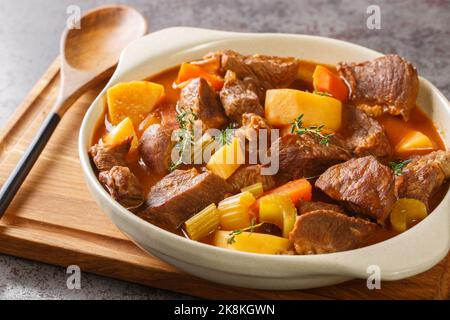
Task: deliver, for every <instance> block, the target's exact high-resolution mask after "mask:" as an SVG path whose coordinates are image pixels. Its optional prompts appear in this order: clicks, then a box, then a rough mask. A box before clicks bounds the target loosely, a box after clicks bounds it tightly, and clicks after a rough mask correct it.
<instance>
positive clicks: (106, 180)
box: [99, 166, 144, 209]
mask: <svg viewBox="0 0 450 320" xmlns="http://www.w3.org/2000/svg"><path fill="white" fill-rule="evenodd" d="M99 180H100V182H101V183H102V184H103V185H104V186H105V187H106V189H107V190H108V191H109V193H110V194H111V196H112V197H113V198H114V199H115V200H117V201H118V202H119V203H120V204H121V205H122V206H124V207H125V208H127V209H134V208H137V207H139V206H140V205H141V204H142V203H143V202H144V191H143V189H142V186H141V184H140V183H139V180H138V179H137V178H136V176H135V175H134V174H133V173H132V172H131V171H130V169H129V168H128V167H121V166H114V167H112V168H111V170H109V171H102V172H100V175H99Z"/></svg>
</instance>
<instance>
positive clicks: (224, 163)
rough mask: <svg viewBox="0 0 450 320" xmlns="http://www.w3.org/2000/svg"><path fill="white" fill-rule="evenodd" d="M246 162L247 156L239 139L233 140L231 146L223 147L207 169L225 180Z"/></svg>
mask: <svg viewBox="0 0 450 320" xmlns="http://www.w3.org/2000/svg"><path fill="white" fill-rule="evenodd" d="M244 162H245V154H244V151H243V150H242V147H241V145H240V143H239V139H238V138H233V140H232V141H231V142H230V144H227V145H224V146H222V147H221V148H220V149H219V150H217V151H216V152H215V153H214V154H213V155H212V156H211V158H210V159H209V161H208V163H207V164H206V168H208V169H209V170H211V171H212V172H213V173H214V174H216V175H218V176H219V177H221V178H223V179H228V177H229V176H231V175H232V174H233V172H234V171H236V169H237V168H239V166H240V165H241V164H243V163H244Z"/></svg>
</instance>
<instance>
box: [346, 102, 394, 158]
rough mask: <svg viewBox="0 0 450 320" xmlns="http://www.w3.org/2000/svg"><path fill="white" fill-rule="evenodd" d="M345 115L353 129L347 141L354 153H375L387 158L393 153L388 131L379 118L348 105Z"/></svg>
mask: <svg viewBox="0 0 450 320" xmlns="http://www.w3.org/2000/svg"><path fill="white" fill-rule="evenodd" d="M345 115H346V123H347V125H348V127H349V129H350V130H351V135H350V136H349V137H348V138H347V140H346V142H347V145H348V147H349V148H350V149H351V150H352V152H353V154H354V155H356V156H357V157H364V156H368V155H373V156H375V157H377V158H379V159H386V158H388V157H389V156H390V155H391V152H392V151H391V145H390V143H389V140H388V138H387V136H386V132H385V131H384V128H383V127H382V126H381V125H380V124H379V123H378V121H377V120H375V119H373V118H371V117H370V116H368V115H367V114H366V113H365V112H364V111H361V110H359V109H357V108H355V107H353V106H347V107H346V112H345Z"/></svg>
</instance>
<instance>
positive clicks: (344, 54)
mask: <svg viewBox="0 0 450 320" xmlns="http://www.w3.org/2000/svg"><path fill="white" fill-rule="evenodd" d="M219 49H233V50H236V51H238V52H241V53H246V54H252V53H260V54H268V55H280V56H296V57H298V58H301V59H307V60H314V61H318V62H323V63H330V64H335V63H337V62H338V61H363V60H368V59H373V58H376V57H378V56H380V55H381V54H380V53H378V52H375V51H373V50H370V49H367V48H364V47H361V46H358V45H355V44H351V43H347V42H343V41H338V40H333V39H328V38H322V37H314V36H305V35H290V34H245V33H230V32H221V31H213V30H205V29H194V28H170V29H165V30H161V31H158V32H155V33H152V34H150V35H148V36H146V37H144V38H141V39H139V40H137V41H136V42H134V43H132V44H131V45H130V46H129V47H128V48H126V49H125V50H124V52H123V53H122V55H121V58H120V62H119V65H118V67H117V70H116V72H115V74H114V75H113V77H112V78H111V80H110V82H109V83H108V85H107V86H106V88H105V89H104V90H103V91H102V92H101V93H100V95H99V96H98V97H97V99H96V100H95V101H94V102H93V104H92V105H91V107H90V108H89V110H88V112H87V113H86V116H85V117H84V120H83V123H82V125H81V130H80V136H79V155H80V160H81V166H82V169H83V172H84V175H85V178H86V181H87V185H88V188H89V190H90V192H91V193H92V196H93V197H94V198H95V200H96V201H97V203H98V205H99V206H100V207H101V209H102V210H103V211H104V212H105V213H107V214H108V216H109V217H110V218H111V219H112V221H114V223H115V224H116V225H117V226H118V227H119V229H120V230H122V231H123V232H124V233H125V234H126V235H128V237H129V238H130V239H132V240H133V241H134V242H135V243H136V244H138V245H139V246H140V247H141V248H143V249H144V250H146V251H148V252H149V253H151V254H153V255H155V256H157V257H159V258H160V259H161V260H164V261H166V262H168V263H170V264H172V265H174V266H176V267H178V268H180V269H182V270H184V271H186V272H188V273H191V274H193V275H196V276H198V277H200V278H204V279H207V280H211V281H215V282H219V283H224V284H228V285H234V286H241V287H249V288H259V289H280V290H285V289H304V288H312V287H319V286H325V285H331V284H336V283H339V282H343V281H346V280H349V279H352V278H367V276H368V273H367V270H368V267H369V266H371V265H376V266H378V267H379V268H380V271H381V279H382V280H397V279H402V278H406V277H410V276H413V275H415V274H418V273H420V272H423V271H425V270H427V269H429V268H431V267H432V266H434V265H435V264H436V263H438V262H439V261H440V260H441V259H442V258H444V256H445V255H446V254H447V252H448V251H449V248H450V210H449V209H450V206H449V203H450V198H449V197H450V196H449V194H447V195H446V196H445V198H444V200H443V201H442V202H441V203H440V205H439V206H438V207H437V208H436V209H435V210H434V211H433V212H432V213H431V214H430V215H429V217H427V218H426V219H425V220H424V221H422V222H421V223H419V224H418V225H416V226H415V227H413V228H411V229H410V230H408V231H407V232H404V233H402V234H401V235H399V236H397V237H394V238H392V239H390V240H387V241H384V242H381V243H378V244H375V245H371V246H368V247H364V248H361V249H357V250H351V251H346V252H340V253H333V254H321V255H309V256H277V255H265V254H252V253H244V252H236V251H232V250H226V249H222V248H218V247H214V246H210V245H206V244H203V243H199V242H195V241H190V240H188V239H185V238H183V237H180V236H177V235H174V234H172V233H170V232H167V231H165V230H163V229H160V228H158V227H156V226H153V225H152V224H150V223H148V222H146V221H144V220H142V219H140V218H138V217H137V216H135V215H134V214H132V213H131V212H129V211H128V210H126V209H125V208H123V207H122V206H121V205H120V204H119V203H117V202H116V201H114V200H113V199H112V198H111V197H110V196H109V194H108V193H107V192H106V191H105V190H104V189H103V187H102V186H101V185H100V183H99V182H98V180H97V178H96V176H95V173H94V171H93V169H92V167H91V164H90V161H89V156H88V152H87V150H88V148H89V146H90V143H91V138H92V135H93V131H94V128H95V125H96V123H97V121H98V120H99V118H100V117H101V116H102V113H103V106H104V99H105V92H106V89H107V88H109V87H111V86H112V85H114V84H116V83H118V82H122V81H130V80H140V79H144V78H147V77H149V76H151V75H154V74H156V73H159V72H160V71H163V70H166V69H168V68H170V67H173V66H176V65H178V64H180V63H181V62H183V61H189V60H193V59H198V58H200V57H202V56H203V55H204V54H206V53H208V52H210V51H215V50H219ZM419 71H420V70H419ZM418 104H419V105H420V106H421V107H422V108H423V109H424V110H425V112H426V113H427V114H428V115H429V116H430V117H431V118H432V119H433V120H434V122H435V123H436V124H437V126H438V127H439V128H441V129H443V136H444V138H445V141H446V143H448V142H449V141H450V135H449V132H450V130H448V128H449V126H450V105H449V102H448V100H447V99H446V98H445V97H444V96H443V95H442V94H441V93H440V92H439V91H438V89H436V87H434V86H433V85H432V84H431V83H430V82H428V81H427V80H425V79H423V78H421V79H420V90H419V97H418Z"/></svg>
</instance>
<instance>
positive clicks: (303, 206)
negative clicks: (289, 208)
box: [297, 200, 345, 215]
mask: <svg viewBox="0 0 450 320" xmlns="http://www.w3.org/2000/svg"><path fill="white" fill-rule="evenodd" d="M316 210H332V211H336V212H340V213H345V212H344V210H343V209H342V208H341V207H340V206H338V205H337V204H332V203H327V202H322V201H301V200H300V201H299V202H298V203H297V212H298V214H299V215H301V214H304V213H308V212H311V211H316Z"/></svg>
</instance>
